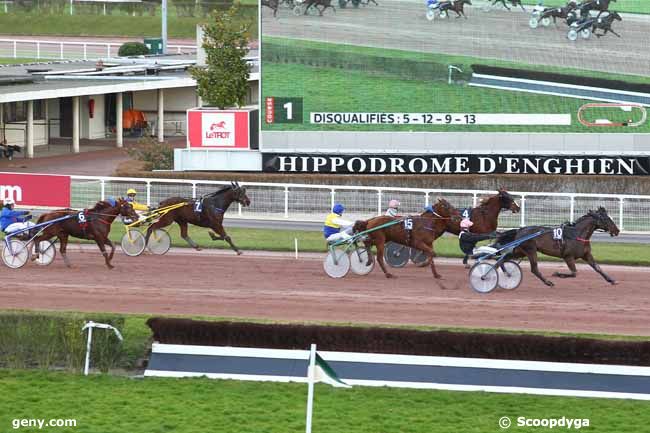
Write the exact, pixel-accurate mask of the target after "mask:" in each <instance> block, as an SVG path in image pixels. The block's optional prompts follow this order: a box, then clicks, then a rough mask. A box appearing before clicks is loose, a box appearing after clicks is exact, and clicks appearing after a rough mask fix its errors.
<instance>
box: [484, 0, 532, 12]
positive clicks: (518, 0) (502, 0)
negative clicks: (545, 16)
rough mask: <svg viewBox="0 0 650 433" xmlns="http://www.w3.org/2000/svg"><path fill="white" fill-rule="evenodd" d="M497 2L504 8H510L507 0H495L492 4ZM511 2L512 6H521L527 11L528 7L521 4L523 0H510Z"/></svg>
mask: <svg viewBox="0 0 650 433" xmlns="http://www.w3.org/2000/svg"><path fill="white" fill-rule="evenodd" d="M488 1H489V0H488ZM497 3H501V4H502V5H503V7H504V8H506V9H508V10H510V8H509V7H508V5H507V4H506V0H494V2H493V3H492V6H495V5H496V4H497ZM510 4H511V5H512V7H515V6H519V7H520V8H521V10H523V11H524V12H526V8H524V5H522V4H521V0H510Z"/></svg>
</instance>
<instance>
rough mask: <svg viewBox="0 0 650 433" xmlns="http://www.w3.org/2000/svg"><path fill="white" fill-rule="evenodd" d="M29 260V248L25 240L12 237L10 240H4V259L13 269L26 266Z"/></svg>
mask: <svg viewBox="0 0 650 433" xmlns="http://www.w3.org/2000/svg"><path fill="white" fill-rule="evenodd" d="M28 260H29V249H28V248H27V245H26V244H25V242H23V241H21V240H18V239H11V240H10V241H9V242H7V241H4V242H2V261H3V262H4V263H5V265H7V266H8V267H10V268H12V269H18V268H21V267H23V266H25V263H27V261H28Z"/></svg>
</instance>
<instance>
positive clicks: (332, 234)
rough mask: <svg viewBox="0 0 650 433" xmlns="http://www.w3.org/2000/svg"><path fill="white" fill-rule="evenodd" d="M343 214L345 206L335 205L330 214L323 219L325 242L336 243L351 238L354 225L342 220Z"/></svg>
mask: <svg viewBox="0 0 650 433" xmlns="http://www.w3.org/2000/svg"><path fill="white" fill-rule="evenodd" d="M343 212H345V206H343V205H342V204H341V203H336V204H335V205H334V207H332V212H331V213H330V214H328V215H327V216H326V217H325V222H324V223H323V236H325V240H326V241H327V242H336V241H340V240H346V239H350V238H351V237H352V226H353V225H354V223H353V222H350V221H348V220H346V219H344V218H343Z"/></svg>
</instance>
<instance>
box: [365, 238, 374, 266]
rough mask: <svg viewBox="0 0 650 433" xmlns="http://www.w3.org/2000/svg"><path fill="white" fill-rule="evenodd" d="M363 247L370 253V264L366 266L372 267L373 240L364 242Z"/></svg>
mask: <svg viewBox="0 0 650 433" xmlns="http://www.w3.org/2000/svg"><path fill="white" fill-rule="evenodd" d="M363 246H364V247H365V248H366V251H367V252H368V262H367V263H366V266H370V265H372V240H371V239H370V238H368V239H366V240H364V241H363Z"/></svg>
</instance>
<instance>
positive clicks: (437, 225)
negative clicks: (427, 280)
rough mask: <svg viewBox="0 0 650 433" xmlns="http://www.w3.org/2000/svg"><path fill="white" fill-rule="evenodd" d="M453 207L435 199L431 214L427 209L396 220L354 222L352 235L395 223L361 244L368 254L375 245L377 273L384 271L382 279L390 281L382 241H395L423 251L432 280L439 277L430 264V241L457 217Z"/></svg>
mask: <svg viewBox="0 0 650 433" xmlns="http://www.w3.org/2000/svg"><path fill="white" fill-rule="evenodd" d="M452 209H453V207H452V206H451V205H450V204H449V202H447V201H446V200H444V199H438V201H437V203H436V204H435V206H434V207H433V212H431V211H430V210H427V211H425V212H423V213H422V214H420V215H413V216H406V217H400V218H393V217H390V216H378V217H375V218H371V219H369V220H368V221H357V222H356V223H355V224H354V228H353V230H354V232H355V233H360V232H362V231H365V230H372V229H373V228H376V227H379V226H381V225H383V224H387V223H390V222H393V221H399V222H398V223H396V224H394V225H390V226H387V227H384V228H381V229H378V230H375V231H371V232H369V233H368V236H367V238H366V239H365V240H364V244H365V246H366V248H367V249H368V251H370V247H371V246H372V245H375V246H376V247H377V261H378V262H379V266H381V270H382V271H384V275H386V278H391V277H393V275H392V274H391V273H390V272H388V271H387V270H386V266H385V264H384V245H385V244H386V242H395V243H398V244H400V245H405V246H407V247H413V248H415V249H418V250H420V251H423V252H424V254H425V255H426V256H427V261H426V264H425V266H426V265H427V264H428V265H430V266H431V272H432V273H433V276H434V277H435V278H442V276H441V275H440V274H439V273H438V272H437V271H436V266H435V263H434V261H433V257H434V256H435V252H434V250H433V242H434V241H435V240H436V239H437V238H438V237H440V235H441V234H442V233H444V232H445V230H446V229H447V224H448V222H449V219H452V218H457V217H454V216H453V215H452ZM371 264H372V255H371V254H368V263H367V265H368V266H370V265H371Z"/></svg>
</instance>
